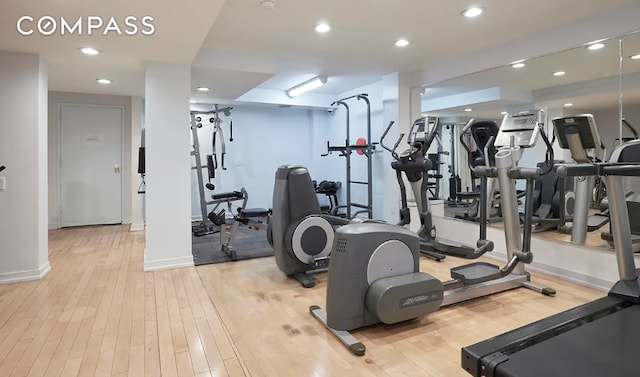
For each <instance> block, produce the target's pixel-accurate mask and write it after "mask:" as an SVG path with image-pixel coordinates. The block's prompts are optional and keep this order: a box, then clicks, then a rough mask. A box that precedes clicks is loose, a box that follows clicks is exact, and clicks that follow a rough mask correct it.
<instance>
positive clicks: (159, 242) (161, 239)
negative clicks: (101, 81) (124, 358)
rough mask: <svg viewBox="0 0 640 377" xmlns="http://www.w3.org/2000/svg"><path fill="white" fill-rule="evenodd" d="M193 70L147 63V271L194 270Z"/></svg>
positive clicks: (145, 264)
mask: <svg viewBox="0 0 640 377" xmlns="http://www.w3.org/2000/svg"><path fill="white" fill-rule="evenodd" d="M190 94H191V68H190V67H189V66H188V65H177V64H165V63H155V62H154V63H147V65H146V72H145V119H146V124H145V151H146V180H147V191H146V194H145V210H146V220H147V231H146V248H145V256H144V269H145V271H150V270H157V269H164V268H174V267H182V266H192V265H193V256H192V254H191V211H190V208H191V190H190V174H191V170H190V157H189V153H190V152H191V145H190V144H191V143H190V140H189V128H188V126H185V123H187V124H188V114H189V96H190Z"/></svg>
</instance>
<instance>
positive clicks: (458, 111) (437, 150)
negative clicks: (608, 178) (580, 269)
mask: <svg viewBox="0 0 640 377" xmlns="http://www.w3.org/2000/svg"><path fill="white" fill-rule="evenodd" d="M622 40H623V47H624V53H625V56H624V57H625V59H624V72H623V73H624V75H623V76H622V75H621V71H620V58H619V51H620V49H619V43H620V42H619V41H620V38H613V39H609V40H602V41H594V42H592V43H590V44H587V45H584V46H580V47H577V48H574V49H571V50H567V51H562V52H559V53H555V54H551V55H547V56H543V57H540V58H536V59H529V60H526V61H519V62H513V63H512V64H510V65H506V66H503V67H499V68H495V69H491V70H487V71H483V72H478V73H474V74H471V75H466V76H463V77H459V78H455V79H452V80H448V81H445V82H441V83H437V84H434V85H430V86H427V87H425V88H424V89H423V95H422V112H423V114H428V115H433V116H438V117H439V118H440V120H441V126H440V139H441V143H440V144H439V145H438V146H432V149H431V150H430V151H429V153H430V154H431V155H435V156H437V157H438V160H437V162H439V164H437V165H436V166H438V167H439V172H437V173H439V174H440V175H441V176H442V177H441V179H439V180H438V181H435V180H432V183H431V186H432V187H434V185H437V189H433V190H432V194H433V195H432V196H438V197H439V198H440V199H445V200H446V201H447V205H446V206H445V209H446V210H445V214H446V215H448V216H457V217H459V218H465V217H466V218H468V219H472V217H473V216H472V215H473V213H474V212H475V209H474V208H473V205H474V203H475V201H476V200H477V198H478V194H472V192H476V193H477V191H478V187H477V185H478V184H479V180H478V179H477V178H476V177H474V176H472V174H471V169H470V168H469V163H471V164H472V163H473V162H474V161H475V160H476V159H477V157H478V156H480V155H481V154H482V153H481V152H482V148H478V146H477V142H476V141H475V140H474V138H473V135H472V134H471V133H468V134H466V135H460V132H461V130H462V129H463V127H464V125H465V124H466V123H467V122H468V121H469V120H470V119H472V118H473V119H481V120H488V121H495V122H496V123H497V124H498V125H500V124H501V122H502V118H503V117H504V116H505V114H507V113H515V112H519V111H522V110H527V109H534V108H537V109H542V110H545V111H546V119H545V120H544V130H545V132H546V133H547V134H548V135H549V138H550V139H551V138H552V137H553V125H552V122H551V119H552V118H555V117H561V116H569V115H575V114H582V113H591V114H593V115H594V116H595V119H596V121H597V125H598V130H599V133H600V137H601V139H602V142H603V145H604V146H605V147H606V151H607V152H608V153H610V152H611V150H612V149H613V147H614V146H615V145H617V144H618V143H619V140H620V137H621V133H620V124H621V122H620V119H619V115H620V111H619V100H620V81H621V78H622V82H623V84H624V85H623V88H624V91H623V94H624V96H623V98H624V111H623V113H624V117H625V119H626V121H627V123H628V124H630V125H631V126H634V127H636V128H637V129H638V130H639V131H638V132H640V105H638V104H639V103H640V56H637V57H636V58H635V59H631V58H630V57H631V56H632V55H635V54H640V34H638V33H636V34H630V35H627V36H625V37H624V38H623V39H622ZM461 136H462V138H463V139H464V140H466V141H467V142H469V144H470V145H471V150H472V152H473V153H474V155H473V156H469V155H468V154H467V152H466V151H465V150H464V148H462V147H461V145H460V143H459V142H458V140H459V139H460V137H461ZM622 137H623V138H630V137H633V134H632V132H631V131H630V129H629V128H624V129H623V130H622ZM553 149H554V152H555V153H554V159H555V160H556V161H557V160H561V161H570V160H571V158H570V154H569V152H568V150H563V149H561V148H560V147H559V145H558V143H557V142H556V143H554V144H553ZM545 152H546V148H545V146H544V143H543V142H542V141H541V140H539V141H538V143H537V145H536V146H535V147H534V148H532V149H531V150H527V151H525V153H524V155H523V157H522V159H521V161H520V166H524V167H534V166H536V165H537V164H538V163H541V162H543V161H545V158H546V156H545V154H546V153H545ZM607 152H605V151H603V150H600V149H597V150H595V151H593V152H592V154H594V157H595V158H598V159H602V158H606V153H607ZM434 175H435V174H434ZM545 179H546V182H545V183H539V184H538V187H537V189H538V190H537V197H538V198H539V199H538V200H539V201H540V200H542V199H544V200H545V203H548V204H549V206H550V207H552V208H548V207H547V206H546V205H544V206H542V208H541V209H540V210H539V211H537V215H538V216H540V217H548V218H549V219H553V220H552V221H551V220H550V222H548V223H545V222H542V224H541V223H537V225H536V227H538V228H539V230H541V231H542V230H552V231H550V232H545V233H550V234H553V235H552V236H551V237H552V238H555V239H559V240H569V236H568V235H565V234H562V233H561V232H557V230H558V229H560V230H564V231H565V232H568V231H569V229H570V228H571V223H570V222H569V220H571V215H572V206H573V204H574V200H575V193H574V182H573V180H569V179H568V180H567V181H566V182H559V181H558V180H557V178H556V177H551V176H549V177H545ZM552 181H553V182H552ZM517 188H518V189H519V190H523V189H524V182H518V183H517ZM594 191H595V190H594ZM601 191H603V190H601ZM638 191H640V190H638ZM519 192H521V191H519ZM460 193H462V195H461V194H460ZM436 194H437V195H436ZM521 195H522V194H521ZM600 197H602V195H600ZM495 198H496V199H499V191H498V190H496V196H495ZM488 200H489V202H491V197H489V198H488ZM521 201H522V200H521ZM560 202H562V204H561V203H560ZM493 203H494V204H493V209H492V212H491V213H490V220H495V224H496V225H497V226H499V225H500V208H499V200H495V201H494V202H493ZM596 204H597V203H596ZM536 205H537V206H538V205H539V204H536ZM521 210H524V206H521ZM596 211H598V210H597V209H592V210H591V211H590V213H592V214H593V213H594V212H596ZM562 217H566V218H565V219H562ZM588 239H589V240H592V239H593V240H592V243H594V244H597V245H600V244H601V243H602V240H601V239H600V232H599V231H598V232H592V234H591V233H590V234H589V235H588ZM588 242H591V241H588Z"/></svg>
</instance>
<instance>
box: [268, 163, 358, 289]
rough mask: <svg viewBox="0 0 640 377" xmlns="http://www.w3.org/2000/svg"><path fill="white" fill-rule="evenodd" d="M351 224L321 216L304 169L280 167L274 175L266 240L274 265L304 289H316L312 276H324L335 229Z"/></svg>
mask: <svg viewBox="0 0 640 377" xmlns="http://www.w3.org/2000/svg"><path fill="white" fill-rule="evenodd" d="M350 221H351V220H350V219H345V218H343V217H339V216H331V215H326V214H323V213H322V212H321V210H320V205H319V204H318V198H317V196H316V189H315V188H314V185H313V181H312V180H311V176H310V175H309V171H308V170H307V168H305V167H304V166H299V165H283V166H280V167H278V170H277V171H276V178H275V184H274V189H273V207H272V217H271V220H270V221H269V227H268V228H267V240H268V241H269V244H270V245H271V247H273V251H274V255H275V259H276V264H277V265H278V268H279V269H280V270H281V271H282V272H284V274H285V275H286V276H290V277H293V278H294V279H296V280H298V281H299V282H300V284H302V286H303V287H305V288H311V287H313V286H315V280H314V279H313V277H312V275H313V274H315V273H318V272H326V271H327V268H328V267H329V254H330V253H331V245H332V243H333V238H334V227H336V226H340V225H345V224H348V223H349V222H350Z"/></svg>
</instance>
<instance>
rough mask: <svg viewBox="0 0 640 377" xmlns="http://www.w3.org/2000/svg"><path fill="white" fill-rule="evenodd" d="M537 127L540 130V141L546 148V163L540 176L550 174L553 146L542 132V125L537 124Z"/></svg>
mask: <svg viewBox="0 0 640 377" xmlns="http://www.w3.org/2000/svg"><path fill="white" fill-rule="evenodd" d="M538 127H539V128H540V136H542V140H543V141H544V144H545V145H546V146H547V163H546V164H544V165H545V168H544V169H542V174H543V175H544V174H547V173H548V172H550V171H551V170H553V161H554V160H555V159H554V156H553V146H552V145H551V143H550V142H549V138H548V137H547V133H546V132H544V127H542V124H539V125H538Z"/></svg>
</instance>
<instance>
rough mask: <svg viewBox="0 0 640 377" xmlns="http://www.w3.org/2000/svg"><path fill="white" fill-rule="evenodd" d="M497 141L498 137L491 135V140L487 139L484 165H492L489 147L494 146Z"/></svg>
mask: <svg viewBox="0 0 640 377" xmlns="http://www.w3.org/2000/svg"><path fill="white" fill-rule="evenodd" d="M495 141H496V137H495V136H493V135H491V137H489V140H487V144H485V145H484V151H483V152H484V165H485V166H486V167H488V168H490V167H491V164H490V163H489V157H488V156H489V147H492V146H493V143H494V142H495Z"/></svg>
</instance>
